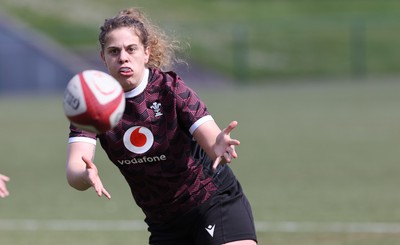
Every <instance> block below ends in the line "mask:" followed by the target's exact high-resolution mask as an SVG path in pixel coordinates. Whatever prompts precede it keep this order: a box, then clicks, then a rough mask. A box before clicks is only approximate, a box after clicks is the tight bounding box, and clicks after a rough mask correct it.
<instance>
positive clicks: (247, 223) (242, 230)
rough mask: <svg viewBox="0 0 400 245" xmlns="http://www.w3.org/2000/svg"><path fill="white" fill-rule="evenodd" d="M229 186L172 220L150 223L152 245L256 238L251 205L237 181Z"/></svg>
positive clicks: (206, 243) (217, 243)
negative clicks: (160, 223) (169, 221)
mask: <svg viewBox="0 0 400 245" xmlns="http://www.w3.org/2000/svg"><path fill="white" fill-rule="evenodd" d="M234 182H235V183H234V184H233V185H231V186H230V187H229V188H228V189H225V190H224V191H223V192H221V193H219V194H217V195H215V196H213V197H211V198H210V200H208V201H207V202H206V203H204V204H202V205H200V206H199V207H197V208H195V209H193V210H191V211H189V212H188V213H186V214H184V215H183V216H181V217H179V218H177V219H176V220H174V221H173V222H171V223H168V224H162V225H159V224H157V225H154V224H153V225H151V226H149V228H148V230H149V232H150V238H149V242H150V244H151V245H189V244H198V245H221V244H224V243H228V242H233V241H239V240H254V241H256V240H257V237H256V231H255V226H254V219H253V215H252V211H251V207H250V204H249V202H248V200H247V198H246V196H245V195H244V194H243V192H242V189H241V186H240V184H239V182H237V181H236V180H235V181H234Z"/></svg>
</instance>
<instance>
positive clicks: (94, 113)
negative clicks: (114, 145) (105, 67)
mask: <svg viewBox="0 0 400 245" xmlns="http://www.w3.org/2000/svg"><path fill="white" fill-rule="evenodd" d="M63 106H64V113H65V115H66V117H67V118H68V119H69V121H70V122H71V123H72V124H74V125H75V126H77V127H78V128H81V129H83V130H85V131H89V132H94V133H104V132H106V131H108V130H110V129H112V128H114V127H115V126H116V125H117V123H118V122H119V121H120V120H121V118H122V115H123V113H124V110H125V95H124V91H123V89H122V87H121V85H120V84H119V83H118V81H117V80H115V79H114V78H113V77H112V76H110V75H109V74H107V73H105V72H102V71H97V70H85V71H82V72H80V73H78V74H76V75H75V76H73V77H72V78H71V80H70V81H69V82H68V84H67V87H66V89H65V92H64V103H63Z"/></svg>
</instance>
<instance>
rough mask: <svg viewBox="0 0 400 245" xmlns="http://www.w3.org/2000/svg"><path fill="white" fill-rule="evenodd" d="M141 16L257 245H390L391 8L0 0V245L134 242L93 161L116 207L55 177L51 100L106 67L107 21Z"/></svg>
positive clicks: (399, 8)
mask: <svg viewBox="0 0 400 245" xmlns="http://www.w3.org/2000/svg"><path fill="white" fill-rule="evenodd" d="M132 6H135V7H140V8H142V10H143V11H144V12H145V13H146V14H147V15H148V16H149V17H150V18H151V19H152V21H153V22H155V23H156V24H158V25H159V26H161V27H162V28H163V29H164V30H165V31H166V32H167V33H168V34H169V35H172V36H174V37H176V38H177V39H179V40H180V41H182V43H183V45H185V44H186V43H187V44H189V45H190V46H189V48H187V49H186V50H185V52H184V53H182V54H180V56H181V57H182V58H184V59H185V60H186V61H187V63H188V65H177V66H176V67H174V69H175V70H177V71H178V74H180V75H181V76H182V77H183V79H184V81H185V82H186V83H188V84H189V85H190V86H192V87H194V88H195V89H196V90H197V91H198V93H199V95H200V97H202V99H203V100H204V101H205V102H206V103H207V105H208V107H209V110H210V111H211V112H212V114H213V116H214V117H215V118H216V119H217V121H218V123H219V124H220V126H221V127H224V126H225V125H226V124H227V123H229V122H230V121H231V120H233V119H235V120H238V121H239V127H238V128H237V130H236V131H235V132H234V133H233V135H234V136H235V137H237V138H238V139H240V140H241V142H242V144H241V146H240V147H239V149H238V153H239V158H238V159H237V160H236V161H235V162H234V163H233V164H232V168H233V169H234V171H235V173H236V174H237V176H238V178H239V180H240V181H241V183H242V185H243V187H244V190H245V192H246V193H247V195H248V197H249V199H250V202H251V203H252V206H253V211H254V214H255V219H256V226H257V229H258V233H259V234H258V235H259V244H273V245H275V244H285V245H288V244H296V245H299V244H300V245H301V244H305V245H310V244H318V245H321V244H323V245H325V244H330V245H338V244H363V245H365V244H367V245H368V244H380V245H381V244H400V205H399V203H400V194H399V193H398V187H399V186H400V179H399V178H398V174H399V172H400V165H399V163H398V158H399V153H398V152H399V150H398V146H399V145H400V127H399V121H400V112H399V109H398V108H399V107H400V96H399V94H400V83H399V81H398V79H399V75H400V49H399V48H397V46H398V44H399V43H400V32H399V31H398V30H399V28H400V2H399V1H392V0H388V1H379V0H364V1H362V0H348V1H321V0H304V1H295V0H282V1H279V0H266V1H261V0H253V1H244V0H243V1H242V0H207V1H194V0H187V1H177V0H166V1H155V0H146V1H145V0H142V1H127V0H114V1H107V0H84V1H82V0H69V1H63V0H2V1H1V2H0V113H1V114H0V123H1V124H0V125H1V127H0V134H1V138H0V173H3V174H6V175H9V176H10V177H11V181H10V183H9V185H8V187H9V190H10V192H11V196H10V197H8V198H6V199H2V200H0V244H13V245H16V244H54V243H57V244H60V245H61V244H99V245H101V244H128V243H130V244H147V236H148V234H147V231H146V227H145V225H144V222H143V221H142V220H143V214H142V213H141V211H140V210H139V208H137V206H136V205H135V204H134V202H133V200H132V198H131V197H130V193H129V190H128V187H127V185H126V184H125V182H124V180H123V179H122V177H121V176H120V174H119V173H118V170H117V169H116V168H115V167H114V166H112V165H111V164H110V163H109V161H108V160H107V158H106V156H105V155H104V153H103V152H102V150H101V149H100V148H99V149H98V151H97V155H96V162H97V164H98V165H99V169H100V170H99V171H100V174H101V176H102V178H103V182H104V183H106V187H107V189H108V190H109V191H110V192H111V195H112V196H113V199H111V200H110V201H107V200H105V199H102V198H101V199H99V198H97V196H96V195H95V193H94V192H93V191H90V190H89V191H87V192H78V191H75V190H73V189H72V188H70V187H69V186H68V184H67V183H66V180H65V169H64V168H65V167H64V166H65V155H66V152H65V149H66V142H67V135H68V122H67V120H66V118H65V116H64V115H63V111H62V93H63V90H64V87H65V85H66V84H67V82H68V81H69V79H70V78H71V77H72V76H73V75H74V74H75V73H77V72H79V71H82V70H85V69H99V70H104V67H103V65H102V63H101V62H100V58H99V45H98V43H97V36H98V33H99V27H100V26H101V25H102V24H103V21H104V19H106V18H109V17H111V16H114V15H115V14H117V13H118V11H120V10H122V9H125V8H128V7H132Z"/></svg>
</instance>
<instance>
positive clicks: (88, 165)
mask: <svg viewBox="0 0 400 245" xmlns="http://www.w3.org/2000/svg"><path fill="white" fill-rule="evenodd" d="M95 147H96V146H95V145H93V144H90V143H86V142H74V143H70V144H68V153H67V167H66V174H67V180H68V183H69V185H70V186H72V187H73V188H75V189H77V190H80V191H84V190H87V189H88V188H90V187H91V186H93V188H94V189H95V191H96V193H97V195H98V196H99V197H100V196H102V195H103V194H104V195H105V196H106V197H107V198H108V199H110V198H111V196H110V194H109V193H108V192H107V190H106V189H105V188H104V186H103V183H102V182H101V179H100V177H99V174H98V171H97V167H96V165H95V164H94V163H93V162H92V160H91V159H93V158H94V152H95Z"/></svg>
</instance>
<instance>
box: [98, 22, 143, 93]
mask: <svg viewBox="0 0 400 245" xmlns="http://www.w3.org/2000/svg"><path fill="white" fill-rule="evenodd" d="M149 55H150V51H149V49H148V48H145V47H144V46H143V44H142V43H141V42H140V39H139V37H138V35H137V34H136V32H135V29H134V28H130V27H121V28H118V29H115V30H113V31H111V32H110V33H108V34H107V37H106V43H105V45H104V50H103V51H102V53H101V57H102V59H103V61H104V63H105V65H106V67H107V69H108V72H109V73H110V75H111V76H113V77H114V78H115V79H117V81H118V82H119V83H120V84H121V86H122V88H123V89H124V91H129V90H132V89H134V88H136V87H137V86H138V85H139V84H140V82H141V81H142V78H143V75H144V71H145V69H146V66H145V65H146V64H147V62H148V60H149Z"/></svg>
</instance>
